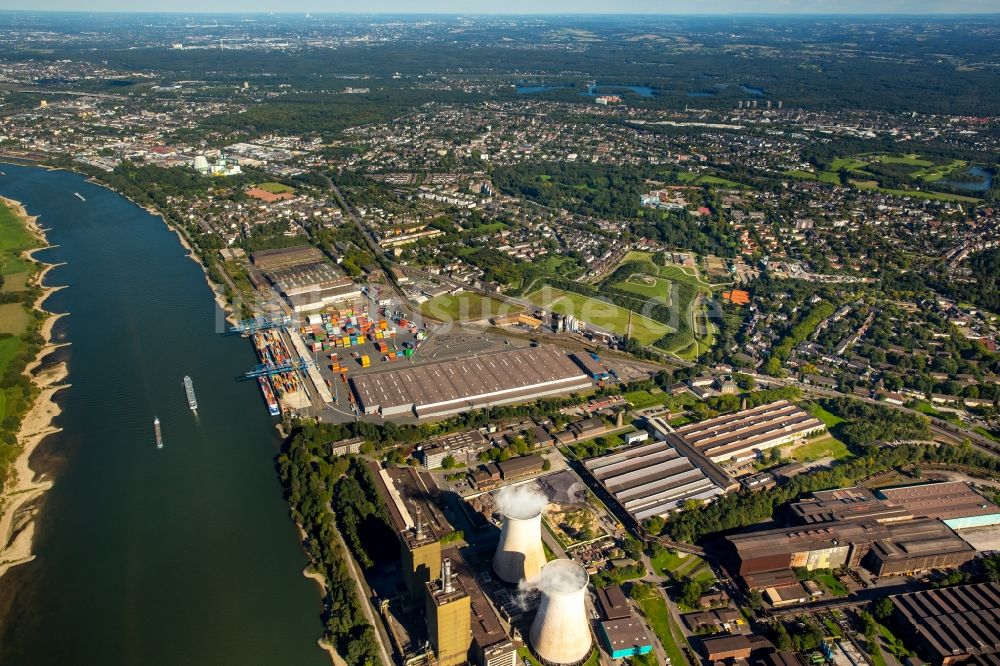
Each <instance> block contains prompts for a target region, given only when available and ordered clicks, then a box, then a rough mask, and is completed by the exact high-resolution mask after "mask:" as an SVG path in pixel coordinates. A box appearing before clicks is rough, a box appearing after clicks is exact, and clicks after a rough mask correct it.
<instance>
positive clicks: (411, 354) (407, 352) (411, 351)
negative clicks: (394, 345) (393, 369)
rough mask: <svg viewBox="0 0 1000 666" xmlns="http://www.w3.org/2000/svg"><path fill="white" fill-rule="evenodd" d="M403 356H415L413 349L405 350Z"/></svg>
mask: <svg viewBox="0 0 1000 666" xmlns="http://www.w3.org/2000/svg"><path fill="white" fill-rule="evenodd" d="M403 356H413V350H412V349H407V350H406V351H404V352H403Z"/></svg>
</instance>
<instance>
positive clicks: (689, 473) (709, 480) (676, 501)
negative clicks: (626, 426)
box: [584, 433, 736, 522]
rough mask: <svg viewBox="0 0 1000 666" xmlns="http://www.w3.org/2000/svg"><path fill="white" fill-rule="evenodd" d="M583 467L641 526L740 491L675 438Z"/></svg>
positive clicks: (591, 461) (719, 470) (721, 472)
mask: <svg viewBox="0 0 1000 666" xmlns="http://www.w3.org/2000/svg"><path fill="white" fill-rule="evenodd" d="M584 464H585V465H586V466H587V468H588V469H589V470H590V472H591V474H593V476H594V478H595V479H597V480H598V482H600V483H601V485H603V486H604V487H605V488H606V489H607V491H608V493H610V494H611V495H612V496H613V497H614V498H615V499H616V500H617V501H618V503H619V504H621V505H622V507H623V508H624V509H625V510H626V511H627V512H628V513H629V515H631V516H632V517H633V518H634V519H635V520H636V521H640V522H641V521H643V520H645V519H647V518H651V517H653V516H665V515H667V514H668V513H670V512H671V511H675V510H677V509H679V508H680V507H681V506H682V505H683V504H684V502H686V501H688V500H698V501H708V500H711V499H712V498H714V497H717V496H719V495H722V494H724V493H725V492H727V491H728V490H730V489H732V488H735V487H736V484H735V483H734V482H733V481H732V479H731V478H730V477H729V476H728V475H727V474H726V473H725V472H724V471H723V470H722V469H720V468H719V467H718V466H717V465H716V464H715V463H713V462H712V461H711V460H708V459H707V458H705V457H704V456H703V455H701V454H700V453H699V452H698V451H697V450H695V449H693V448H691V447H690V446H688V445H687V443H686V442H684V441H683V440H681V439H680V438H679V437H677V436H676V435H673V434H671V433H663V435H662V438H661V439H660V441H656V442H652V443H650V444H643V445H640V446H635V447H631V448H628V449H625V450H623V451H619V452H617V453H612V454H609V455H606V456H602V457H600V458H594V459H591V460H588V461H586V462H585V463H584Z"/></svg>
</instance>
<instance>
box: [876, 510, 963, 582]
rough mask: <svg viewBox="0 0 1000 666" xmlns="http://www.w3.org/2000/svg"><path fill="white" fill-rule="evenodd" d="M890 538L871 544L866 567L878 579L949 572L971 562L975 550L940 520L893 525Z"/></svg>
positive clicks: (890, 529) (889, 530)
mask: <svg viewBox="0 0 1000 666" xmlns="http://www.w3.org/2000/svg"><path fill="white" fill-rule="evenodd" d="M887 530H888V532H889V534H888V535H887V536H886V537H885V538H881V539H878V540H876V541H875V542H873V543H872V544H871V547H870V550H869V551H868V554H867V556H866V557H865V559H864V561H863V564H864V565H865V567H866V568H868V569H869V570H871V571H872V572H873V573H874V574H875V575H876V576H901V575H906V574H910V573H914V572H919V571H929V570H931V569H950V568H953V567H958V566H961V565H963V564H965V563H966V562H969V561H970V560H972V559H973V558H975V556H976V550H975V548H973V547H972V546H970V545H969V544H967V543H966V542H965V541H963V540H962V538H961V537H959V536H958V535H957V534H955V532H954V531H952V529H951V528H950V527H948V526H947V525H945V524H944V523H943V522H942V521H940V520H935V519H932V518H926V519H920V520H913V521H910V522H906V523H893V524H891V525H888V526H887Z"/></svg>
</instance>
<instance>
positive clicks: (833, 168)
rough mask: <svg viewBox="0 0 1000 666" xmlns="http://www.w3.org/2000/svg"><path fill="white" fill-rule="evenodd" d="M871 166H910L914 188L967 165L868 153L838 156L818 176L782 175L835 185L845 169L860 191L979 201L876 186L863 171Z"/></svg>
mask: <svg viewBox="0 0 1000 666" xmlns="http://www.w3.org/2000/svg"><path fill="white" fill-rule="evenodd" d="M875 164H899V165H906V166H910V167H914V169H913V170H912V171H911V172H909V173H908V174H907V177H908V179H909V180H910V182H911V183H912V184H913V185H914V186H920V185H930V184H932V183H934V182H936V181H939V180H942V179H945V178H947V177H948V176H950V175H951V174H953V173H955V172H956V171H959V170H961V169H964V168H966V167H967V166H968V162H966V161H964V160H951V161H950V162H948V163H946V164H935V163H934V162H933V161H931V160H929V159H926V158H924V157H921V156H920V155H917V154H916V153H909V154H905V155H888V154H884V153H872V154H868V155H858V156H857V157H838V158H837V159H835V160H833V161H832V162H831V163H830V165H829V168H828V169H827V170H826V171H820V172H819V174H812V173H810V172H808V171H802V170H799V169H791V170H789V171H786V172H785V175H787V176H790V177H792V178H799V179H803V180H805V179H810V180H811V179H813V178H817V177H818V178H819V180H820V181H821V182H824V183H829V184H831V185H838V184H840V171H841V170H845V171H847V172H848V173H849V174H850V176H851V183H852V184H854V186H855V187H857V188H858V189H862V190H876V191H878V192H882V193H884V194H891V195H893V196H901V197H915V198H918V199H929V200H932V201H960V202H968V203H976V202H978V201H979V199H977V198H975V197H972V196H966V195H962V194H948V193H945V192H931V191H921V190H911V189H889V188H882V187H879V186H878V181H877V180H875V174H874V173H872V171H875V169H872V170H866V168H867V167H869V165H875Z"/></svg>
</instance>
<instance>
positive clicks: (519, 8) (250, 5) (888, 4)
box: [0, 0, 1000, 16]
mask: <svg viewBox="0 0 1000 666" xmlns="http://www.w3.org/2000/svg"><path fill="white" fill-rule="evenodd" d="M3 4H4V5H5V6H3V7H0V12H2V11H66V12H123V13H147V12H156V13H192V14H195V13H196V14H229V13H236V14H255V13H275V14H286V15H287V14H297V13H298V14H301V13H315V14H357V15H377V14H413V15H419V14H451V15H461V14H476V15H519V14H521V15H546V16H550V15H551V16H559V15H581V14H591V15H625V14H638V15H664V16H670V15H686V16H712V15H721V16H728V15H733V14H752V15H772V16H773V15H779V16H780V15H815V16H852V15H854V16H861V15H910V16H916V15H954V14H996V13H1000V0H952V1H946V0H870V1H866V0H839V1H838V2H834V3H831V2H829V1H828V0H759V1H748V0H718V1H717V2H715V3H713V4H712V5H711V6H705V5H703V4H700V3H690V2H681V1H679V0H620V1H618V2H607V0H548V2H545V3H541V6H540V3H538V2H536V1H535V0H508V1H507V2H505V3H502V4H498V3H496V2H486V1H485V0H471V1H470V0H466V1H462V0H425V1H424V2H414V1H413V0H409V1H407V0H371V1H370V2H367V3H364V4H363V5H362V6H361V7H362V8H359V5H358V4H356V3H353V2H352V3H348V2H337V1H334V2H321V1H319V0H287V1H286V2H275V0H215V2H213V3H211V8H210V9H209V8H207V7H206V4H205V3H204V2H201V1H200V0H151V1H149V2H143V3H140V4H141V5H142V6H141V9H138V8H137V6H136V3H135V2H133V1H129V0H90V1H89V2H87V3H81V2H79V0H35V1H32V0H11V1H10V2H9V3H8V2H5V3H3ZM542 7H544V9H542Z"/></svg>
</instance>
